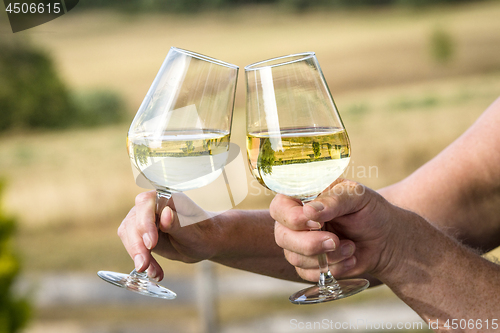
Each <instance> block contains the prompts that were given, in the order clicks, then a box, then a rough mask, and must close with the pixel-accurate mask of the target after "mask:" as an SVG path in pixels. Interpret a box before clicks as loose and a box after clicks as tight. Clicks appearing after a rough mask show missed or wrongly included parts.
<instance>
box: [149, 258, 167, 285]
mask: <svg viewBox="0 0 500 333" xmlns="http://www.w3.org/2000/svg"><path fill="white" fill-rule="evenodd" d="M163 276H164V274H163V269H162V268H161V266H160V264H159V263H158V261H156V259H155V258H153V257H151V262H150V264H149V267H148V277H149V278H150V279H153V280H155V281H157V282H160V281H161V280H163Z"/></svg>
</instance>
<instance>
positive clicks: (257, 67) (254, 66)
mask: <svg viewBox="0 0 500 333" xmlns="http://www.w3.org/2000/svg"><path fill="white" fill-rule="evenodd" d="M315 56H316V53H314V52H302V53H294V54H289V55H285V56H281V57H276V58H271V59H267V60H262V61H259V62H254V63H253V64H250V65H246V66H245V71H247V72H248V71H255V70H260V69H263V68H266V67H269V68H272V67H278V66H284V65H289V64H293V63H295V62H299V61H303V60H306V59H309V58H312V57H315ZM292 57H300V58H297V59H293V60H289V61H284V62H280V63H277V64H274V65H264V66H262V65H263V64H265V63H268V62H271V61H276V60H281V59H287V58H292Z"/></svg>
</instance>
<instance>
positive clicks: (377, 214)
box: [270, 180, 409, 282]
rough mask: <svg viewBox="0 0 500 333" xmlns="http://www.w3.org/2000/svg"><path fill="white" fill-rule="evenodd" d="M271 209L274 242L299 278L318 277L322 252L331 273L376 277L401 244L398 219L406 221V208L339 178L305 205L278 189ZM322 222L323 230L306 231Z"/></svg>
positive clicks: (400, 228)
mask: <svg viewBox="0 0 500 333" xmlns="http://www.w3.org/2000/svg"><path fill="white" fill-rule="evenodd" d="M270 213H271V216H272V217H273V218H274V219H275V220H276V221H277V222H278V223H276V225H275V239H276V243H277V244H278V245H279V246H280V247H282V248H283V249H284V253H285V257H286V258H287V260H288V261H289V262H290V263H291V264H292V265H294V266H295V267H296V270H297V273H298V274H299V275H300V276H301V277H302V278H303V279H305V280H308V281H314V282H317V281H318V278H319V269H318V260H317V255H318V254H321V253H325V252H326V253H327V258H328V262H329V267H330V270H331V272H332V274H333V275H334V276H335V277H340V278H343V277H352V276H358V275H361V274H363V273H370V274H372V275H373V276H375V277H379V276H380V275H381V273H382V272H383V271H384V270H386V269H389V264H390V262H391V259H392V258H393V253H394V251H395V250H396V249H399V243H400V241H399V240H398V238H397V235H399V234H400V230H401V231H403V230H402V224H404V223H398V222H400V221H398V218H400V217H401V218H402V221H404V217H402V215H404V214H406V213H409V212H406V211H404V210H402V209H400V208H398V207H396V206H393V205H391V204H390V203H389V202H387V201H386V200H385V199H384V198H383V197H382V196H380V195H379V194H377V193H376V192H375V191H373V190H371V189H369V188H366V187H364V186H363V185H361V184H358V183H356V182H352V181H347V180H339V181H337V182H335V183H333V184H332V185H331V186H330V187H329V188H328V189H326V190H325V191H324V192H323V193H322V194H321V195H320V196H318V197H317V198H316V199H315V200H314V201H311V202H309V203H306V204H305V205H302V203H301V202H300V201H299V200H296V199H293V198H290V197H287V196H284V195H280V194H279V195H277V196H276V197H275V198H274V199H273V201H272V203H271V206H270ZM322 225H325V228H326V230H325V231H310V230H311V229H319V228H320V226H322ZM403 232H404V231H403Z"/></svg>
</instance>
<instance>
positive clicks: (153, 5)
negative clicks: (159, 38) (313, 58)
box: [79, 0, 480, 12]
mask: <svg viewBox="0 0 500 333" xmlns="http://www.w3.org/2000/svg"><path fill="white" fill-rule="evenodd" d="M471 1H480V0H125V1H123V0H87V1H84V2H81V3H80V4H79V6H82V7H83V8H117V9H120V10H133V11H152V10H154V11H156V10H162V11H169V12H170V11H173V12H197V11H202V10H207V9H218V8H231V7H236V6H241V5H252V4H273V5H281V6H285V7H290V8H292V9H294V10H297V11H304V10H307V9H308V8H314V7H327V8H331V9H334V8H354V7H363V6H365V7H366V6H391V5H401V6H411V7H420V6H427V5H432V4H439V3H453V2H455V3H456V2H471Z"/></svg>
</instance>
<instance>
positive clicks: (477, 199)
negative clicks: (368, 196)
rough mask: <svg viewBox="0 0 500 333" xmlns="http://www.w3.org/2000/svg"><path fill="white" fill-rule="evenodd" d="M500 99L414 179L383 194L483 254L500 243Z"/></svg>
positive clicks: (409, 179)
mask: <svg viewBox="0 0 500 333" xmlns="http://www.w3.org/2000/svg"><path fill="white" fill-rule="evenodd" d="M499 126H500V99H498V100H496V101H495V102H494V103H493V104H492V105H491V106H490V107H489V108H488V109H487V110H486V111H485V112H484V114H483V115H482V116H481V117H480V118H479V119H478V120H477V121H476V122H475V124H474V125H473V126H472V127H471V128H469V130H467V131H466V132H465V133H464V134H463V135H462V136H461V137H460V138H458V139H457V140H456V141H455V142H453V143H452V144H451V145H450V146H449V147H447V148H446V149H445V150H443V151H442V152H441V153H440V154H439V155H438V156H436V157H435V158H433V159H432V160H431V161H429V162H428V163H426V164H425V165H424V166H422V167H421V168H420V169H418V170H417V171H415V172H414V173H413V174H412V175H410V176H409V177H407V178H406V179H404V180H402V181H401V182H399V183H396V184H394V185H392V186H389V187H387V188H384V189H381V190H380V191H379V193H380V194H382V195H383V196H384V197H385V198H386V199H387V200H388V201H390V202H391V203H393V204H395V205H397V206H400V207H403V208H406V209H408V210H411V211H414V212H416V213H417V214H419V215H421V216H424V217H425V218H427V219H428V220H429V221H431V223H432V224H434V225H436V226H437V227H438V228H439V229H440V230H442V231H443V232H446V233H447V234H448V235H450V236H452V237H454V238H456V239H459V240H460V241H461V242H463V243H464V244H467V245H469V246H472V247H474V248H477V249H480V250H481V251H482V252H485V251H488V250H491V249H492V248H495V247H497V246H499V245H500V172H499V171H498V170H499V169H498V165H500V150H499V149H498V147H499V146H500V132H499V131H498V127H499Z"/></svg>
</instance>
